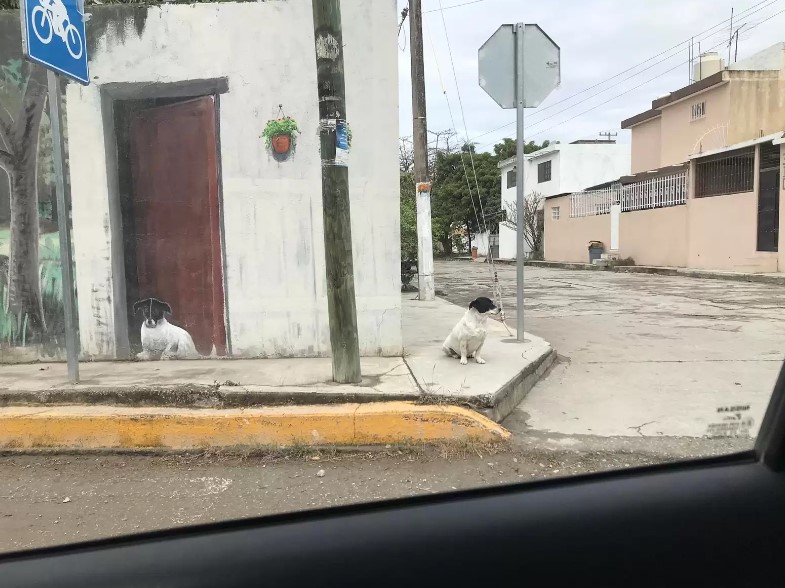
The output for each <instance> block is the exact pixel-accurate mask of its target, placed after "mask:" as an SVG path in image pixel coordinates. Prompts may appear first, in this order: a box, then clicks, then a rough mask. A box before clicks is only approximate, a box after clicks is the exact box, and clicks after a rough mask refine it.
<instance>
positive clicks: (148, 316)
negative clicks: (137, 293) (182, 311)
mask: <svg viewBox="0 0 785 588" xmlns="http://www.w3.org/2000/svg"><path fill="white" fill-rule="evenodd" d="M140 310H141V311H142V316H144V324H145V326H147V327H148V328H150V329H154V328H155V327H157V326H158V324H159V323H160V322H161V321H162V320H163V318H164V317H165V316H166V315H167V314H172V307H171V306H169V305H168V304H167V303H166V302H162V301H160V300H158V299H156V298H145V299H144V300H140V301H139V302H137V303H136V304H134V314H136V313H137V312H139V311H140Z"/></svg>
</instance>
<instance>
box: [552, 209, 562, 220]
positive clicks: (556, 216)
mask: <svg viewBox="0 0 785 588" xmlns="http://www.w3.org/2000/svg"><path fill="white" fill-rule="evenodd" d="M559 213H560V211H559V207H558V206H554V207H553V208H551V218H552V219H553V220H559Z"/></svg>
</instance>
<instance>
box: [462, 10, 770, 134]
mask: <svg viewBox="0 0 785 588" xmlns="http://www.w3.org/2000/svg"><path fill="white" fill-rule="evenodd" d="M783 12H785V10H781V11H779V12H775V13H774V14H772V15H771V16H769V17H768V18H765V19H763V20H761V21H759V22H758V23H756V24H755V25H754V26H751V27H749V28H748V29H747V30H748V31H749V30H752V29H753V28H755V27H757V26H760V25H761V24H763V23H765V22H767V21H769V20H771V19H773V18H774V17H776V16H778V15H780V14H782V13H783ZM723 36H724V35H723ZM725 43H727V41H726V40H722V41H720V42H719V43H717V44H715V45H713V46H712V47H710V48H709V49H707V51H711V50H712V49H716V48H717V47H720V46H721V45H723V44H725ZM685 63H688V61H682V62H680V63H679V64H677V65H676V66H674V67H672V68H670V69H667V70H665V71H663V72H661V73H659V74H657V75H656V76H653V77H651V78H649V79H648V80H646V81H644V82H641V83H640V84H638V85H637V86H633V87H632V88H629V89H627V90H625V91H624V92H621V93H619V94H616V95H615V96H612V97H611V98H608V99H607V100H605V101H603V102H600V103H599V104H597V105H595V106H592V107H590V108H587V109H586V110H583V111H581V112H579V113H578V114H576V115H574V116H571V117H570V118H568V119H566V120H563V121H561V122H560V123H557V124H556V125H553V126H550V127H548V128H547V129H544V130H541V131H537V132H536V133H534V134H533V135H527V138H531V137H536V136H539V135H541V134H543V133H546V132H548V131H550V130H552V129H555V128H556V127H559V126H561V125H562V124H564V123H566V122H569V121H571V120H574V119H576V118H578V117H579V116H582V115H584V114H587V113H589V112H591V111H593V110H596V109H597V108H600V107H601V106H605V105H606V104H608V103H609V102H612V101H613V100H616V99H617V98H620V97H621V96H624V95H626V94H629V93H630V92H633V91H634V90H637V89H639V88H641V87H643V86H645V85H646V84H648V83H649V82H652V81H654V80H656V79H657V78H661V77H662V76H664V75H666V74H668V73H670V72H672V71H674V70H676V69H678V68H679V67H683V66H684V64H685ZM628 79H629V78H628ZM598 95H599V93H598V94H594V95H593V96H591V97H592V98H594V97H596V96H598ZM585 101H586V100H582V101H581V102H585ZM581 102H579V103H576V104H575V105H573V106H576V105H577V104H580V103H581ZM571 108H572V106H571V107H568V108H564V109H562V110H560V111H558V112H555V113H554V114H551V115H549V116H546V117H545V118H542V119H540V120H538V121H536V122H534V123H532V125H531V126H530V127H529V128H531V127H534V126H537V125H539V124H540V123H542V122H544V121H546V120H548V119H550V118H553V117H555V116H557V115H559V114H561V113H562V112H566V111H567V110H570V109H571ZM513 124H514V123H513ZM508 126H510V124H507V125H504V126H503V127H499V128H498V129H495V130H497V131H498V130H501V129H502V128H506V127H508ZM490 132H493V131H490ZM490 132H489V133H485V134H486V135H487V134H490ZM478 136H483V135H478ZM475 138H477V137H475ZM493 144H495V142H492V143H485V144H483V145H481V146H480V147H479V148H478V149H482V148H484V147H487V146H489V145H493Z"/></svg>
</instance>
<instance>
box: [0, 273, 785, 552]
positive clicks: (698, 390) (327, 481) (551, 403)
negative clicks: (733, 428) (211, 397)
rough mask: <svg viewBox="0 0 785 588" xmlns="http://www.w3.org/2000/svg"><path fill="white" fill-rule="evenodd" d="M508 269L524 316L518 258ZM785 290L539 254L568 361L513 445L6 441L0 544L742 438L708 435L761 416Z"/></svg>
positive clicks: (644, 460) (542, 474) (522, 413)
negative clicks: (220, 446) (364, 447)
mask: <svg viewBox="0 0 785 588" xmlns="http://www.w3.org/2000/svg"><path fill="white" fill-rule="evenodd" d="M436 271H437V275H436V277H437V287H438V288H439V289H440V290H442V291H443V294H444V295H445V296H446V297H447V298H448V299H449V300H451V301H452V302H455V303H457V304H461V305H468V302H469V301H470V300H471V299H472V298H474V297H476V296H479V295H489V294H490V293H492V289H491V287H490V277H489V274H488V268H487V266H484V265H482V264H469V263H467V262H447V263H444V262H438V263H437V265H436ZM498 271H499V276H500V280H501V283H502V285H503V287H504V294H505V296H504V299H503V301H504V304H505V309H506V310H507V312H508V316H509V319H510V320H511V322H512V323H513V324H514V313H515V308H514V301H515V300H514V299H515V296H514V289H513V286H514V268H512V267H509V266H507V267H502V266H500V267H499V268H498ZM783 302H785V288H779V287H776V286H765V285H758V284H743V283H736V282H723V281H712V280H699V279H690V278H663V277H659V276H638V275H621V274H611V273H599V272H581V271H564V270H553V269H539V268H538V269H527V290H526V300H525V304H526V321H527V327H526V328H527V330H528V331H530V332H533V333H535V334H537V335H539V336H542V337H544V338H545V339H547V340H548V341H550V342H551V343H552V344H553V345H554V347H555V348H556V349H557V351H558V352H559V354H560V361H559V363H558V365H557V366H556V367H555V368H554V369H553V370H551V372H550V373H549V374H548V375H547V377H546V378H545V379H544V380H543V381H541V382H540V383H539V384H538V385H537V386H536V387H535V389H534V390H533V391H532V392H531V393H530V394H529V396H528V397H527V398H526V399H525V400H524V402H523V403H522V404H521V406H520V407H519V408H518V409H517V410H516V411H514V412H513V413H512V414H511V415H510V416H509V417H508V418H507V420H506V421H505V422H504V425H505V426H507V428H508V429H510V430H511V431H512V432H513V434H514V438H513V442H512V443H511V444H510V445H509V446H506V447H504V448H503V449H502V448H494V447H487V446H482V445H475V444H459V445H447V446H443V447H438V448H427V449H424V448H394V447H388V448H385V449H383V450H379V449H375V450H373V451H370V452H367V451H352V452H348V451H342V452H336V451H325V450H322V451H312V450H294V451H289V452H285V453H277V454H263V455H252V456H238V455H236V454H235V455H229V454H192V455H71V456H49V455H45V454H42V455H26V456H8V455H6V456H2V457H0V551H16V550H21V549H29V548H34V547H44V546H50V545H57V544H62V543H71V542H77V541H83V540H87V539H97V538H103V537H111V536H116V535H123V534H130V533H138V532H142V531H148V530H153V529H162V528H170V527H174V526H181V525H191V524H198V523H206V522H211V521H218V520H225V519H234V518H244V517H255V516H264V515H269V514H274V513H280V512H287V511H294V510H305V509H313V508H322V507H329V506H334V505H339V504H349V503H354V502H366V501H373V500H382V499H388V498H396V497H406V496H413V495H417V494H429V493H437V492H449V491H455V490H462V489H466V488H473V487H479V486H487V485H489V484H511V483H512V484H517V483H521V482H528V481H531V480H537V479H542V478H547V477H561V476H572V475H576V474H585V473H591V472H597V471H603V470H608V469H618V468H628V467H634V466H639V465H649V464H653V463H659V462H664V461H673V460H680V459H688V458H692V457H700V456H711V455H719V454H723V453H730V452H734V451H740V450H744V449H747V448H749V447H750V446H751V444H752V442H753V440H752V438H751V437H749V436H741V437H733V438H712V439H710V438H705V437H704V436H703V435H704V433H705V432H706V427H707V426H708V425H709V424H711V423H712V422H714V421H716V420H717V419H720V418H722V417H723V415H722V414H721V413H717V412H716V410H717V407H718V406H725V405H727V404H729V403H731V404H732V403H736V404H737V405H745V404H749V405H750V410H749V411H744V414H748V413H749V414H751V415H753V416H754V418H755V419H756V422H758V421H759V416H760V414H762V411H763V407H764V406H765V403H766V401H767V400H768V396H769V393H770V390H771V384H772V383H773V381H774V378H775V376H776V373H777V370H778V368H779V364H780V362H781V360H782V349H783V348H784V347H783V344H784V343H785V329H783V328H782V327H783V325H782V322H783V321H785V317H782V316H781V311H780V309H781V308H782V306H783ZM492 359H493V358H488V360H489V363H488V364H487V367H489V369H492V365H493V364H492ZM752 433H754V430H753V431H752ZM320 474H321V475H320Z"/></svg>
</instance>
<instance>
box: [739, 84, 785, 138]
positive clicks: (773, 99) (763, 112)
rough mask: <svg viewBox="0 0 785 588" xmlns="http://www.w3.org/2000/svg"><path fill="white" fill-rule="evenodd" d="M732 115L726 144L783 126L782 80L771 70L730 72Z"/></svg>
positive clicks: (784, 105) (784, 87) (768, 132)
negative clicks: (774, 77)
mask: <svg viewBox="0 0 785 588" xmlns="http://www.w3.org/2000/svg"><path fill="white" fill-rule="evenodd" d="M730 74H731V81H730V98H729V99H730V105H731V109H732V110H731V113H730V114H731V116H730V126H729V129H728V144H734V143H740V142H742V141H748V140H750V139H754V138H756V137H760V136H761V135H769V134H771V133H776V132H777V131H781V130H783V128H785V80H783V79H779V78H777V79H772V78H771V76H772V75H774V72H770V71H764V72H757V71H734V72H730Z"/></svg>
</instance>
